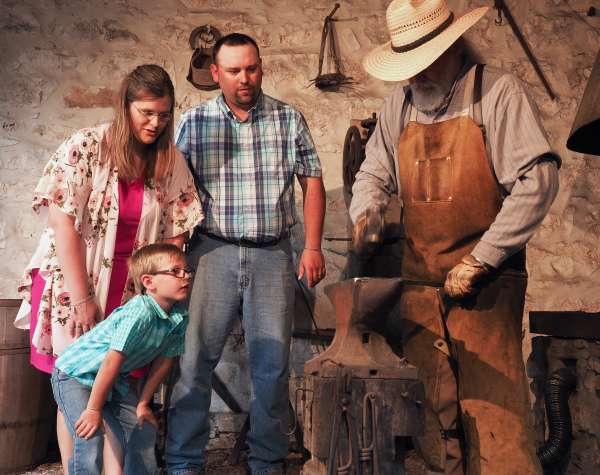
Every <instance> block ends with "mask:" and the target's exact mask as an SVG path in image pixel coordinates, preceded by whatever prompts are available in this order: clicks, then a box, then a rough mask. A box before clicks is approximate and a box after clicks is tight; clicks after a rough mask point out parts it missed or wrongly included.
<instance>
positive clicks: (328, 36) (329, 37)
mask: <svg viewBox="0 0 600 475" xmlns="http://www.w3.org/2000/svg"><path fill="white" fill-rule="evenodd" d="M338 8H340V4H339V3H336V4H335V5H334V7H333V10H332V11H331V13H330V14H329V15H327V16H326V17H325V23H324V24H323V33H322V35H321V50H320V51H319V72H318V73H317V77H316V78H314V79H312V80H311V82H312V83H314V85H315V86H317V87H318V88H319V89H321V90H323V91H338V90H339V89H340V87H341V86H350V85H351V84H353V81H352V78H351V77H348V76H346V75H344V74H343V73H342V62H341V60H340V57H339V56H340V54H339V50H338V47H337V44H336V39H335V31H334V26H333V25H334V23H333V22H334V21H337V20H336V19H335V18H333V15H335V12H336V11H337V9H338ZM326 43H329V52H328V57H329V59H330V60H333V63H334V66H335V72H334V73H323V60H324V58H325V44H326Z"/></svg>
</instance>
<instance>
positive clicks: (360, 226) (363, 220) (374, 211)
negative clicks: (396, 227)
mask: <svg viewBox="0 0 600 475" xmlns="http://www.w3.org/2000/svg"><path fill="white" fill-rule="evenodd" d="M384 226H385V222H384V219H383V208H381V207H379V206H378V207H373V208H367V210H366V211H365V212H364V213H363V214H361V215H360V216H359V217H358V219H357V220H356V224H355V225H354V228H352V248H353V250H354V253H355V254H356V255H358V256H359V257H363V258H364V257H368V256H370V255H371V254H373V252H375V250H376V249H377V248H378V247H379V245H381V243H382V242H383V229H384Z"/></svg>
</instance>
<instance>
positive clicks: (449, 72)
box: [350, 0, 560, 475]
mask: <svg viewBox="0 0 600 475" xmlns="http://www.w3.org/2000/svg"><path fill="white" fill-rule="evenodd" d="M486 12H487V7H485V8H478V9H475V10H473V11H470V12H468V13H466V14H464V15H463V16H461V17H460V18H455V17H454V15H453V14H452V12H450V10H449V9H448V6H447V5H446V2H445V1H443V0H424V1H415V0H395V1H393V2H392V3H391V4H390V6H389V7H388V10H387V26H388V30H389V33H390V36H391V41H390V42H388V43H386V44H384V45H382V46H380V47H378V48H377V49H376V50H374V51H372V52H371V53H370V54H369V55H368V56H367V57H366V58H365V59H364V63H363V64H364V67H365V69H366V70H367V72H369V73H370V74H371V75H373V76H374V77H376V78H379V79H382V80H386V81H405V83H404V84H403V86H401V87H399V88H397V89H396V90H395V91H394V92H393V93H392V95H391V96H390V97H389V98H387V100H386V101H385V103H384V105H383V108H382V110H381V112H380V116H379V121H378V124H377V127H376V129H375V132H374V133H373V135H372V137H371V139H370V140H369V142H368V144H367V147H366V159H365V161H364V163H363V164H362V166H361V168H360V171H359V172H358V173H357V175H356V181H355V183H354V186H353V189H352V193H353V199H352V203H351V207H350V214H351V217H352V219H353V221H354V222H355V226H354V233H353V237H354V250H355V251H356V252H357V253H359V254H360V253H363V254H364V253H365V252H368V251H369V242H367V240H368V238H367V236H369V238H370V237H371V235H370V232H369V233H367V232H365V229H367V228H369V229H372V227H371V226H370V220H371V217H372V216H378V215H379V214H380V213H382V212H383V210H385V209H386V208H387V207H388V206H390V203H391V202H392V201H394V200H397V201H398V202H399V204H400V205H401V206H402V226H403V228H404V233H405V239H404V242H403V258H402V263H401V269H400V274H401V275H402V277H404V278H405V279H406V280H407V281H409V282H412V283H407V284H406V285H405V290H404V291H403V294H402V296H401V301H400V311H401V319H400V320H399V322H398V324H399V327H400V330H401V331H400V333H401V344H402V347H403V351H404V354H405V355H406V356H407V357H408V359H409V360H410V361H411V362H412V363H413V364H415V365H416V366H417V367H418V368H419V370H420V374H421V377H422V379H423V381H424V383H425V387H426V396H427V398H426V399H427V400H426V432H425V435H424V436H423V437H420V438H419V439H418V440H417V441H416V446H417V449H418V450H419V451H420V452H421V454H422V455H423V457H424V459H425V461H426V463H427V466H428V469H429V473H446V474H463V473H468V474H480V473H481V474H493V475H501V474H511V475H515V474H519V475H523V474H539V473H541V467H540V463H539V461H538V459H537V456H536V453H535V446H534V436H533V430H532V423H531V413H530V406H529V393H528V388H527V380H526V377H525V371H524V365H523V359H522V347H521V322H522V315H523V305H524V297H525V289H526V285H527V273H526V268H525V245H526V243H527V241H528V240H529V239H530V238H531V236H532V234H533V233H534V231H535V230H536V229H537V227H538V226H539V224H540V223H541V222H542V220H543V218H544V216H545V215H546V213H547V212H548V210H549V208H550V205H551V204H552V201H553V199H554V197H555V196H556V193H557V191H558V167H559V165H560V158H559V157H558V156H557V155H556V153H554V152H553V151H552V149H551V147H550V144H549V143H548V139H547V137H546V135H545V133H544V130H543V128H542V124H541V122H540V120H539V118H538V113H537V110H536V107H535V105H534V103H533V101H532V100H531V99H530V98H529V97H528V96H527V94H526V93H525V90H524V88H523V86H522V85H521V83H520V82H519V81H518V80H517V79H516V78H514V77H513V76H511V75H510V74H507V73H505V72H502V71H499V70H497V69H494V68H491V67H485V68H484V67H483V66H482V65H474V64H473V63H471V62H470V61H469V60H468V59H467V58H466V57H465V55H464V54H463V49H464V42H463V40H462V38H461V36H462V35H463V34H464V33H465V32H466V31H467V30H468V29H469V28H470V27H472V26H473V25H474V24H475V23H476V22H477V21H478V20H479V19H481V18H482V17H483V16H484V15H485V13H486ZM406 81H407V83H406ZM375 241H378V240H377V239H375Z"/></svg>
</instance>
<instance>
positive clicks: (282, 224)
mask: <svg viewBox="0 0 600 475" xmlns="http://www.w3.org/2000/svg"><path fill="white" fill-rule="evenodd" d="M211 72H212V75H213V78H214V80H215V81H216V82H218V83H219V86H220V87H221V91H222V93H221V94H220V95H219V96H218V97H216V98H215V99H213V100H209V101H207V102H205V103H203V104H201V105H200V106H198V107H196V108H193V109H190V110H188V111H186V112H185V113H184V114H183V116H182V118H181V120H180V123H179V126H178V129H177V133H176V143H177V146H178V148H179V149H180V150H181V152H182V153H183V154H184V155H185V156H186V158H187V159H188V161H189V163H190V166H191V167H192V168H193V170H194V171H195V174H196V179H197V188H198V193H199V195H200V198H201V200H202V202H203V206H204V213H205V215H206V218H205V220H204V222H203V223H202V224H201V225H200V227H199V229H198V230H197V234H198V231H199V239H196V242H195V243H194V244H193V245H192V247H193V249H192V251H191V256H190V259H191V260H192V261H193V262H192V264H194V265H195V264H196V262H197V268H196V277H195V280H194V284H193V289H192V294H191V299H190V323H189V327H188V332H187V334H186V351H185V354H184V356H183V357H182V359H181V362H180V367H181V376H180V378H179V380H178V381H177V383H176V384H175V387H174V390H173V396H172V399H171V406H172V407H171V409H170V412H169V431H168V436H169V437H168V441H167V450H166V455H167V464H168V468H169V473H171V474H176V475H179V474H183V473H186V474H188V473H189V474H192V473H201V471H202V466H203V464H204V454H203V451H204V448H205V446H206V443H207V441H208V434H209V421H208V412H209V406H210V396H211V386H210V380H211V374H212V371H213V369H214V368H215V366H216V365H217V363H218V362H219V359H220V357H221V354H222V351H223V347H224V345H225V342H226V339H227V336H228V334H229V332H230V331H231V330H232V328H233V325H234V323H235V321H236V320H237V319H238V318H239V317H241V318H242V324H243V328H244V333H245V341H246V347H247V350H248V355H249V366H250V377H251V381H252V397H251V401H250V431H249V433H248V445H249V446H250V456H249V461H248V463H249V466H250V469H251V471H252V474H267V473H269V474H270V473H283V472H282V466H283V459H284V458H285V457H286V455H287V451H288V437H287V435H286V432H287V431H288V406H289V395H288V356H289V347H290V335H291V326H292V318H293V313H294V278H295V276H294V268H293V262H292V249H291V245H290V239H289V233H290V228H291V227H292V226H293V225H294V224H295V222H296V219H295V207H294V176H297V177H298V181H299V182H300V186H301V188H302V193H303V197H304V231H305V245H304V251H303V252H302V256H301V258H300V263H299V269H298V279H301V278H303V277H304V276H306V279H307V281H308V285H309V286H310V287H312V286H314V285H316V284H317V283H318V282H319V281H320V280H321V279H322V278H323V277H324V276H325V261H324V258H323V253H322V252H321V235H322V228H323V217H324V213H325V191H324V187H323V182H322V179H321V166H320V163H319V159H318V157H317V153H316V151H315V147H314V144H313V141H312V138H311V136H310V133H309V130H308V127H307V125H306V122H305V121H304V118H303V117H302V115H301V114H300V113H299V112H297V111H296V110H294V109H293V108H292V107H290V106H289V105H287V104H284V103H282V102H280V101H277V100H275V99H273V98H271V97H269V96H267V95H265V94H264V93H263V92H262V91H261V81H262V74H263V73H262V63H261V59H260V55H259V50H258V46H257V45H256V42H255V41H254V40H253V39H252V38H250V37H248V36H246V35H243V34H238V33H233V34H230V35H227V36H224V37H223V38H221V39H220V40H219V41H218V42H217V43H216V44H215V46H214V48H213V64H212V65H211Z"/></svg>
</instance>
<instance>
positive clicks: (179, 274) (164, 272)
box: [149, 267, 194, 279]
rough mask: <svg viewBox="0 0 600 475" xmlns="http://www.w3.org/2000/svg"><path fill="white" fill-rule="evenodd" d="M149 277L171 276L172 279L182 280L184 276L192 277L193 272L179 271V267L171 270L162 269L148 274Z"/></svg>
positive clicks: (187, 270)
mask: <svg viewBox="0 0 600 475" xmlns="http://www.w3.org/2000/svg"><path fill="white" fill-rule="evenodd" d="M149 274H150V275H172V276H173V277H178V278H179V279H183V278H185V277H186V276H187V277H192V276H193V275H194V271H192V270H189V269H181V268H179V267H173V268H172V269H162V270H157V271H154V272H149Z"/></svg>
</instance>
